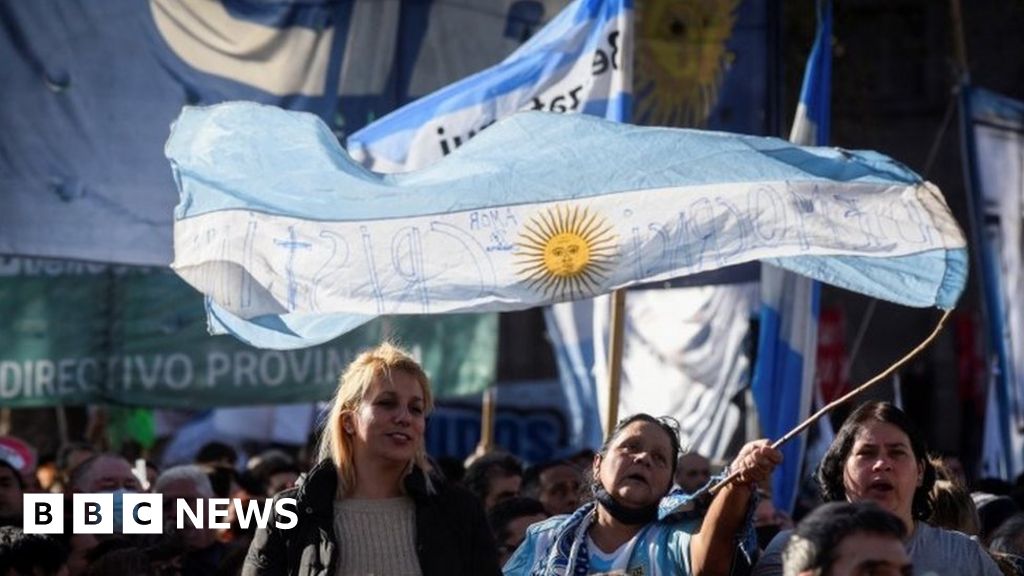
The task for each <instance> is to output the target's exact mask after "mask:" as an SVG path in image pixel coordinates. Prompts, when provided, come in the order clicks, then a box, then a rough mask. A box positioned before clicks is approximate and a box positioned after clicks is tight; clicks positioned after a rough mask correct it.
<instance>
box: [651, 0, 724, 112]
mask: <svg viewBox="0 0 1024 576" xmlns="http://www.w3.org/2000/svg"><path fill="white" fill-rule="evenodd" d="M738 5H739V0H644V1H643V2H637V12H636V48H635V54H636V55H635V56H634V58H635V60H634V61H635V63H636V68H635V76H634V80H633V93H634V94H635V95H636V96H635V98H636V108H635V110H634V115H633V120H634V121H635V122H637V123H638V124H647V125H652V126H686V127H692V128H701V127H703V126H704V124H705V122H707V120H708V116H709V115H710V114H711V108H712V107H713V106H714V105H715V102H716V101H717V100H718V90H719V87H720V86H721V84H722V79H723V78H724V77H725V72H726V70H727V69H728V67H729V65H730V64H731V63H732V60H733V57H734V56H733V54H732V53H730V52H729V51H728V50H727V49H726V42H727V41H728V40H729V36H731V35H732V31H733V25H734V24H735V23H736V14H735V12H736V8H737V7H738Z"/></svg>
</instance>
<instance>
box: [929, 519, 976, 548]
mask: <svg viewBox="0 0 1024 576" xmlns="http://www.w3.org/2000/svg"><path fill="white" fill-rule="evenodd" d="M917 531H918V532H917V534H915V535H914V536H917V537H918V539H919V541H920V542H921V543H922V544H926V545H929V546H944V547H947V548H949V547H968V548H974V547H980V546H981V543H980V542H979V541H978V539H977V538H976V537H974V536H969V535H967V534H964V533H963V532H958V531H956V530H949V529H947V528H941V527H939V526H932V525H931V524H929V523H927V522H918V524H917Z"/></svg>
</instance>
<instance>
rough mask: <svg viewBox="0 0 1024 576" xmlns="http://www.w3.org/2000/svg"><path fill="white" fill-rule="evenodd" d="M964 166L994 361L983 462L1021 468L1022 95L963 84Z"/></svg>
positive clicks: (991, 468)
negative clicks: (1005, 94)
mask: <svg viewBox="0 0 1024 576" xmlns="http://www.w3.org/2000/svg"><path fill="white" fill-rule="evenodd" d="M961 117H962V118H963V119H964V126H963V129H964V132H963V138H964V144H965V158H966V159H967V166H966V174H967V177H968V184H969V190H970V199H971V204H972V206H973V216H974V222H973V223H972V224H973V225H972V228H973V233H974V237H975V238H976V245H977V246H978V247H979V249H978V256H979V257H980V260H981V282H982V288H983V290H984V304H985V312H986V321H987V324H988V326H987V327H988V341H989V347H990V348H989V353H990V355H991V356H992V358H993V361H992V365H991V366H990V378H989V389H988V400H987V402H986V410H985V435H984V450H983V456H982V466H983V469H984V472H985V474H986V475H989V476H996V477H1002V478H1006V479H1008V480H1012V479H1013V478H1016V477H1017V476H1018V475H1019V474H1021V473H1022V472H1024V258H1022V254H1021V250H1022V246H1024V219H1022V217H1021V209H1020V207H1021V205H1022V202H1024V169H1022V168H1021V167H1022V166H1024V102H1021V101H1019V100H1013V99H1011V98H1007V97H1005V96H1002V95H999V94H996V93H993V92H989V91H987V90H983V89H981V88H975V87H972V86H967V85H965V86H963V87H962V89H961Z"/></svg>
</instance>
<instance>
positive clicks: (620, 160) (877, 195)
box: [166, 103, 967, 319]
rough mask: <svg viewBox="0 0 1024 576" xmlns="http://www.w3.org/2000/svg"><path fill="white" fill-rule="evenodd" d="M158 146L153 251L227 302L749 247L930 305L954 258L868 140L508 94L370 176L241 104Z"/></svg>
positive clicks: (322, 138) (894, 166) (939, 302)
mask: <svg viewBox="0 0 1024 576" xmlns="http://www.w3.org/2000/svg"><path fill="white" fill-rule="evenodd" d="M166 152H167V156H168V158H169V159H170V161H171V166H172V171H173V174H174V176H175V182H176V183H177V184H178V186H179V190H180V202H179V204H178V206H177V209H176V215H175V216H176V219H175V237H174V245H175V260H174V263H173V264H172V266H173V268H174V269H175V270H176V271H177V273H178V274H179V275H180V276H181V277H182V278H184V279H185V280H186V281H187V282H189V283H190V284H191V285H193V286H194V287H195V288H197V289H198V290H199V291H200V292H202V293H204V294H206V295H207V296H209V297H210V298H211V299H212V300H213V301H214V302H216V303H217V304H218V305H219V306H221V307H223V308H224V309H225V310H227V311H229V312H231V313H232V314H234V315H235V316H237V317H239V318H243V319H259V318H261V317H268V316H278V317H281V316H282V315H287V314H301V315H305V316H308V317H317V316H318V315H324V314H328V315H330V314H337V313H347V314H366V315H372V314H377V315H380V314H438V313H450V312H483V311H501V310H517V309H524V308H530V307H535V306H544V305H548V304H551V303H554V302H563V301H568V300H576V299H580V298H589V297H592V296H595V295H599V294H604V293H607V292H610V291H612V290H615V289H618V288H623V287H627V286H633V285H638V284H643V283H647V282H654V281H661V280H665V279H669V278H675V277H679V276H685V275H689V274H693V273H697V272H703V271H707V270H714V269H718V268H722V267H725V266H730V265H733V264H739V263H742V262H749V261H753V260H762V261H767V262H770V263H773V264H776V265H779V266H782V267H785V268H787V269H789V270H791V271H796V272H799V273H800V274H803V275H806V276H810V277H813V278H817V279H820V280H824V281H828V282H829V283H831V284H835V285H837V286H841V287H845V288H848V289H850V290H854V291H858V292H861V293H864V294H867V295H871V296H875V297H879V298H885V299H887V300H890V301H893V302H896V303H901V304H905V305H911V306H940V307H943V308H949V307H952V306H953V305H954V304H955V303H956V300H957V299H958V298H959V295H960V293H961V292H962V290H963V284H964V280H965V278H966V273H967V270H966V243H965V241H964V237H963V233H962V232H961V230H960V228H959V227H958V225H957V223H956V221H955V219H954V218H953V217H952V215H951V214H950V212H949V208H948V207H947V206H946V204H945V201H944V200H943V198H942V195H941V192H939V190H938V189H937V188H936V187H935V186H934V185H932V184H930V183H928V182H925V181H923V180H921V178H920V177H919V176H918V175H916V174H914V173H913V172H911V171H910V170H908V169H907V168H906V167H904V166H903V165H901V164H899V163H898V162H896V161H893V160H892V159H889V158H887V157H885V156H882V155H880V154H877V153H873V152H852V151H845V150H837V149H827V148H809V147H800V146H795V145H792V144H790V143H788V142H785V141H782V140H779V139H775V138H762V137H753V136H741V135H735V134H728V133H722V132H706V131H699V130H682V129H670V128H647V127H639V126H631V125H626V124H620V123H616V122H609V121H607V120H602V119H599V118H594V117H590V116H586V115H580V114H551V113H541V112H527V113H521V114H516V115H515V116H513V117H511V118H507V119H505V120H502V121H499V122H498V123H496V124H495V125H494V126H492V127H490V128H488V129H487V130H486V131H484V132H483V133H482V134H480V135H479V136H477V137H476V138H474V139H473V140H471V141H470V142H468V143H467V144H464V145H463V146H462V147H461V148H460V149H458V150H457V151H455V152H453V153H452V154H450V155H448V156H447V157H445V158H444V159H443V160H441V161H440V162H438V163H436V164H433V165H432V166H430V167H428V168H424V169H422V170H418V171H414V172H409V173H404V174H392V175H381V174H377V173H374V172H370V171H368V170H366V169H365V168H363V167H362V166H361V165H359V164H357V163H356V162H355V161H353V160H352V159H351V157H349V156H348V154H346V152H345V151H344V150H343V149H342V148H341V147H340V146H339V145H338V144H337V141H336V140H334V138H333V134H332V133H331V131H330V129H329V128H328V127H327V126H326V125H324V124H323V122H322V121H321V120H320V119H319V118H317V117H316V116H313V115H310V114H305V113H299V112H288V111H284V110H281V109H279V108H275V107H271V106H262V105H259V104H252V103H235V104H221V105H216V106H210V107H203V108H200V107H190V108H186V109H185V110H184V111H183V112H182V114H181V116H180V117H179V118H178V120H177V122H176V123H175V125H174V128H173V129H172V134H171V137H170V140H169V141H168V143H167V149H166Z"/></svg>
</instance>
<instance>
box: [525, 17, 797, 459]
mask: <svg viewBox="0 0 1024 576" xmlns="http://www.w3.org/2000/svg"><path fill="white" fill-rule="evenodd" d="M777 8H778V7H777V6H774V5H772V4H771V3H765V2H761V1H759V0H748V1H742V2H741V1H739V0H724V1H721V2H707V3H701V4H693V3H683V2H678V1H676V0H645V1H644V2H642V3H638V4H637V7H636V15H635V20H636V27H635V31H636V32H635V39H634V46H635V57H634V60H635V66H634V76H633V79H634V80H633V82H634V83H633V93H634V96H635V102H636V103H635V106H634V109H633V111H632V115H631V116H632V119H631V122H633V123H636V124H642V125H658V126H675V127H681V128H710V129H714V130H726V131H729V132H737V133H744V134H769V133H774V124H775V115H776V114H775V113H776V108H777V106H776V105H775V104H774V103H773V96H772V95H773V94H774V93H775V92H777V90H776V89H775V88H774V86H773V85H772V80H773V78H774V76H773V75H772V74H770V73H769V70H771V69H772V68H773V67H774V66H775V65H776V63H777V62H778V50H777V46H776V44H777V43H775V42H773V41H772V32H773V31H774V30H775V29H776V27H777V24H778V22H776V21H775V20H776V19H777V18H778V17H779V12H780V11H779V10H778V9H777ZM666 22H672V23H674V24H673V26H672V27H668V26H666V25H665V23H666ZM673 29H675V30H677V31H678V30H685V34H673V33H672V30H673ZM758 266H759V264H758V263H756V262H752V263H749V264H744V265H740V266H734V267H730V268H727V269H722V270H714V271H710V272H706V273H702V274H697V275H695V276H690V277H686V278H684V279H677V280H675V281H673V282H671V283H670V286H663V285H660V284H659V285H658V286H657V288H653V289H645V290H630V291H629V293H628V294H627V295H626V298H625V307H624V334H623V344H622V351H621V355H622V363H621V371H620V374H619V391H618V392H619V393H618V398H619V406H618V408H619V414H620V415H622V416H626V415H629V414H631V413H633V412H636V411H645V412H650V413H653V414H660V415H667V416H672V417H675V418H676V419H677V420H678V421H679V423H680V433H681V436H682V438H683V440H684V442H686V444H687V445H689V446H690V447H691V448H692V449H694V450H698V451H700V452H702V453H704V454H706V455H707V456H709V457H712V458H726V457H728V456H729V450H731V446H732V443H733V441H734V440H735V439H736V437H737V436H740V437H742V435H743V433H744V432H745V428H746V427H745V426H743V424H744V423H745V422H746V420H745V419H744V418H743V415H742V414H743V409H744V403H745V400H746V394H745V391H746V389H747V388H748V387H749V383H750V355H751V352H752V351H751V350H749V349H746V348H744V347H743V342H745V341H746V340H747V339H748V338H749V334H748V333H749V329H750V326H751V322H750V315H751V314H752V311H751V310H750V306H751V305H752V304H755V303H756V302H751V301H750V300H749V298H748V296H749V295H750V293H751V291H750V287H749V284H751V283H756V281H757V275H758ZM708 286H714V287H713V288H709V287H708ZM755 312H756V311H755ZM545 321H546V324H547V327H548V334H549V337H550V338H551V343H552V347H553V349H554V352H555V358H556V359H557V361H558V366H559V376H560V377H561V379H562V381H563V383H564V386H565V387H566V388H567V389H574V390H579V391H580V392H579V393H578V396H579V399H580V400H581V401H582V402H583V408H582V409H581V410H580V411H581V413H584V414H593V416H591V417H590V418H589V419H587V418H579V419H576V420H574V430H579V432H580V436H581V438H583V439H584V441H585V443H586V445H588V446H590V447H593V448H597V447H598V446H600V445H601V443H602V441H603V440H604V435H603V434H602V430H601V423H602V422H606V421H607V409H608V406H607V399H608V398H609V391H608V385H609V382H608V379H607V377H606V373H607V366H608V359H607V346H606V345H605V343H606V342H607V340H608V332H609V323H610V322H609V299H608V298H607V297H604V296H602V297H598V298H595V299H593V300H577V301H574V302H565V303H561V304H556V305H554V306H551V307H548V308H546V309H545ZM599 400H600V402H599ZM598 404H600V406H601V408H602V409H601V410H599V409H598Z"/></svg>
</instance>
